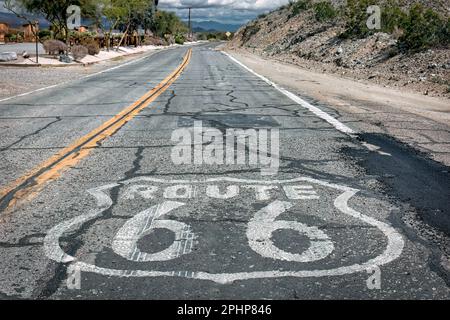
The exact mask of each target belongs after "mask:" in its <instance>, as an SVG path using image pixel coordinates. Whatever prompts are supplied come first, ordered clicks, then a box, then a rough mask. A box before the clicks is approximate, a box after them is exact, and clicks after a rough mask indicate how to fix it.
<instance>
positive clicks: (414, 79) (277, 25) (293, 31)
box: [229, 0, 450, 98]
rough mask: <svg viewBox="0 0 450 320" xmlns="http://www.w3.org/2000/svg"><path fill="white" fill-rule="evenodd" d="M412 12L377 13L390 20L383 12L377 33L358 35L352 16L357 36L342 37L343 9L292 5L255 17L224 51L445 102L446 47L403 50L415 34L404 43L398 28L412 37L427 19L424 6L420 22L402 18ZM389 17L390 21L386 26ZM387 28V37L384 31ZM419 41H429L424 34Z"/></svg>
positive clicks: (448, 89) (448, 93) (449, 71)
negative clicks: (255, 54)
mask: <svg viewBox="0 0 450 320" xmlns="http://www.w3.org/2000/svg"><path fill="white" fill-rule="evenodd" d="M349 1H350V0H349ZM337 2H340V1H337ZM353 2H355V3H358V1H353ZM360 2H364V1H360ZM422 2H426V1H425V0H423V1H422ZM298 3H300V4H301V5H299V4H298ZM322 3H323V2H322ZM302 4H303V5H302ZM425 4H426V3H425ZM432 5H433V11H434V13H438V14H439V16H440V17H441V18H440V19H441V20H442V21H444V22H445V21H447V20H445V19H448V10H449V9H448V8H446V6H445V4H443V3H441V2H439V1H433V2H432ZM413 7H414V6H413V5H411V4H410V2H407V4H406V6H405V5H404V6H403V7H401V11H400V12H399V13H398V12H397V11H395V10H396V9H395V10H394V9H392V8H386V9H385V8H382V9H383V10H388V9H390V10H391V11H392V12H394V13H395V15H394V13H390V11H388V13H387V14H385V12H383V19H384V24H387V23H388V24H389V26H383V30H382V31H383V32H371V31H369V30H366V31H364V30H363V28H364V25H365V22H366V19H367V17H368V15H367V13H366V12H363V13H362V14H361V15H359V16H356V17H353V20H355V19H356V20H357V19H358V18H359V19H360V20H361V21H360V25H362V26H363V27H362V28H361V30H359V31H360V33H359V34H356V35H352V34H350V35H345V33H346V31H348V30H349V22H348V20H346V19H348V15H349V13H348V10H347V8H345V7H339V6H338V5H337V4H336V1H335V3H334V7H333V11H332V12H331V13H330V12H327V11H326V10H318V9H317V8H318V7H317V5H316V4H315V2H312V1H298V2H297V3H294V4H291V5H287V6H284V7H282V8H280V9H278V10H276V11H274V12H271V13H269V14H267V15H263V16H260V17H259V18H258V19H256V20H254V21H252V22H250V23H249V24H247V25H246V26H244V27H242V28H241V29H240V30H239V31H238V32H237V33H236V35H235V37H234V39H233V40H232V41H231V42H230V44H229V48H230V49H235V50H242V49H244V50H249V51H251V52H253V53H257V54H259V55H262V56H265V57H271V58H274V59H277V60H280V61H283V62H288V63H293V64H296V65H299V66H302V67H305V68H308V69H312V70H315V71H319V72H326V73H333V74H339V75H342V76H345V77H350V78H354V79H361V80H368V81H370V82H373V83H378V84H380V85H384V86H387V87H398V88H402V90H403V89H407V90H412V91H416V92H420V93H422V94H425V95H431V96H441V97H448V98H450V49H449V46H448V42H447V43H444V44H442V42H445V41H442V40H441V41H440V43H437V44H436V43H425V44H424V45H423V44H422V43H419V44H417V45H416V43H412V44H409V45H410V46H412V45H416V46H417V47H415V48H405V46H404V45H403V42H405V41H406V40H409V41H410V42H411V41H412V40H411V39H413V40H414V41H417V35H416V34H412V35H411V36H410V37H409V38H408V37H407V36H408V35H409V34H406V35H405V30H402V29H401V27H402V23H403V24H405V25H406V27H405V28H409V29H408V32H410V33H411V32H414V29H412V28H413V27H416V28H417V29H419V30H418V31H421V30H420V28H421V26H420V25H417V23H416V22H415V21H417V20H418V19H419V18H424V17H425V18H427V17H428V16H427V11H426V10H427V7H423V9H422V13H421V14H422V16H423V17H422V16H419V17H414V16H411V17H409V16H408V14H407V13H408V12H409V10H411V8H413ZM327 8H329V6H325V9H327ZM319 9H320V7H319ZM360 11H361V10H360ZM405 12H406V13H405ZM389 14H390V16H389ZM399 17H400V18H399ZM431 17H433V16H431ZM394 18H395V19H396V20H395V21H394V22H393V21H391V20H394ZM428 18H429V17H428ZM363 19H364V20H363ZM383 19H382V23H383ZM400 19H405V21H406V22H402V21H397V20H400ZM407 19H410V20H411V21H414V24H411V26H409V25H407V24H406V23H407V21H408V20H407ZM429 19H430V18H429ZM386 21H387V23H386ZM425 21H428V20H425ZM448 21H450V20H448ZM433 23H434V22H433V21H431V22H429V24H430V27H427V28H426V29H429V28H431V27H433ZM399 26H400V27H399ZM449 26H450V23H449V22H447V31H448V28H449ZM357 27H359V26H358V25H357ZM389 28H390V30H389V31H390V32H388V31H387V30H388V29H389ZM444 28H445V24H444ZM410 29H411V30H410ZM357 31H358V30H357ZM446 35H448V33H447V34H445V33H443V38H444V40H445V37H446ZM432 36H433V35H432ZM448 36H449V37H450V35H448ZM423 37H424V39H426V40H427V41H431V40H429V38H430V36H429V35H428V34H426V33H424V34H423ZM426 37H428V38H426ZM423 41H425V40H423ZM412 49H414V50H412Z"/></svg>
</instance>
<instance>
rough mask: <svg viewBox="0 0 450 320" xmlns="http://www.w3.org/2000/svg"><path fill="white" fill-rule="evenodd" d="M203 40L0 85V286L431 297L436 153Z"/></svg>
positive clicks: (87, 291) (438, 188) (437, 266)
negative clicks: (22, 86) (17, 87)
mask: <svg viewBox="0 0 450 320" xmlns="http://www.w3.org/2000/svg"><path fill="white" fill-rule="evenodd" d="M216 46H217V45H216V44H201V45H196V46H192V47H187V46H182V47H175V48H172V49H169V50H164V51H159V52H157V53H155V54H153V55H151V56H147V57H145V58H142V59H139V60H135V61H134V62H131V63H127V64H125V65H123V66H121V67H119V68H114V69H112V70H107V71H104V72H101V73H99V74H94V75H91V76H89V77H86V78H83V79H81V80H75V81H71V82H68V83H63V84H61V85H59V86H56V87H52V88H48V89H46V90H41V91H38V92H34V93H31V94H28V95H23V96H19V97H14V98H9V99H4V100H0V130H1V131H0V134H1V137H2V138H1V145H0V157H1V161H0V186H1V188H0V198H1V200H0V208H1V209H0V210H1V215H0V220H1V222H0V270H2V271H1V272H0V297H1V298H31V299H61V298H68V299H72V298H74V299H90V298H94V299H96V298H102V299H104V298H120V299H232V298H234V299H299V298H303V299H311V298H317V299H326V298H334V299H341V298H353V299H374V298H378V299H387V298H394V299H405V298H413V299H417V298H426V299H448V298H449V297H450V293H449V285H448V283H449V277H448V270H447V269H446V268H445V263H443V261H444V260H443V257H442V252H441V251H440V249H439V248H441V249H442V247H445V246H446V245H445V243H442V241H445V238H444V240H442V238H439V237H437V238H436V241H435V243H429V242H425V241H423V240H422V239H421V238H420V237H418V236H417V235H416V234H415V231H414V229H412V228H411V226H409V225H408V224H407V223H406V222H405V221H407V220H408V214H409V213H410V211H411V210H412V209H411V207H409V208H408V205H409V204H410V205H411V206H414V207H416V208H417V207H421V205H423V206H422V207H424V208H427V210H422V211H421V220H423V221H422V222H421V223H427V224H428V225H430V226H433V227H436V228H437V229H439V230H440V231H441V232H443V233H445V232H448V230H449V226H450V223H449V205H448V204H449V203H448V199H449V190H450V179H448V177H449V173H448V171H446V170H445V167H443V166H442V167H440V166H437V165H435V164H432V163H431V162H428V161H426V160H423V159H420V158H418V157H417V155H413V154H411V153H409V151H408V150H406V149H404V148H402V147H401V146H400V144H397V143H395V142H394V141H391V140H387V139H383V138H381V137H377V136H370V135H365V134H364V133H363V132H358V130H357V128H355V127H353V126H352V123H344V122H342V121H340V120H339V115H338V114H337V113H336V112H335V111H333V110H332V109H331V108H329V107H327V106H324V105H318V104H316V103H315V102H314V101H306V100H305V99H304V98H301V97H300V95H297V94H295V92H292V91H287V90H285V89H282V88H280V87H278V86H277V85H276V84H274V83H271V82H270V81H269V80H267V79H265V78H262V77H261V76H259V75H257V74H256V73H254V72H252V70H250V69H248V68H247V67H245V66H244V65H242V64H241V63H240V62H239V61H237V60H236V59H235V58H233V57H232V56H229V55H228V54H226V53H224V52H221V51H219V50H217V48H216ZM385 181H388V182H387V184H386V185H387V186H388V187H389V188H388V187H386V185H384V184H383V182H385ZM408 198H409V200H407V199H408ZM405 216H406V218H405Z"/></svg>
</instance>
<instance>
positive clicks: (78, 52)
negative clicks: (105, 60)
mask: <svg viewBox="0 0 450 320" xmlns="http://www.w3.org/2000/svg"><path fill="white" fill-rule="evenodd" d="M88 53H89V51H88V49H87V48H86V47H85V46H74V47H73V48H72V55H73V58H74V59H75V61H81V60H82V59H83V58H84V57H86V56H87V55H88Z"/></svg>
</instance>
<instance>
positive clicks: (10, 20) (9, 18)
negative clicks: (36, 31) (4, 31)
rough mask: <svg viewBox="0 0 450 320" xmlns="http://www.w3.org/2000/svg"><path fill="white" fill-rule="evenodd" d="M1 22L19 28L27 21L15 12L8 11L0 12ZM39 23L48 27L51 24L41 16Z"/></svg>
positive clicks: (42, 26) (43, 26)
mask: <svg viewBox="0 0 450 320" xmlns="http://www.w3.org/2000/svg"><path fill="white" fill-rule="evenodd" d="M0 22H5V23H7V24H8V25H9V26H10V27H11V28H18V27H21V26H22V25H23V24H25V23H26V21H25V20H23V19H20V18H17V17H16V15H15V14H13V13H8V12H0ZM39 25H40V27H41V28H48V27H49V26H50V24H49V23H48V21H47V20H45V19H43V18H39Z"/></svg>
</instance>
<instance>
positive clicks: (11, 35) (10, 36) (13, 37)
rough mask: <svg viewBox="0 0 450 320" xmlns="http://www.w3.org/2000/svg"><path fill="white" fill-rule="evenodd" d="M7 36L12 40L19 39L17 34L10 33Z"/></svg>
mask: <svg viewBox="0 0 450 320" xmlns="http://www.w3.org/2000/svg"><path fill="white" fill-rule="evenodd" d="M6 37H7V38H8V40H9V41H10V42H16V41H17V35H16V34H8V35H7V36H6Z"/></svg>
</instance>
